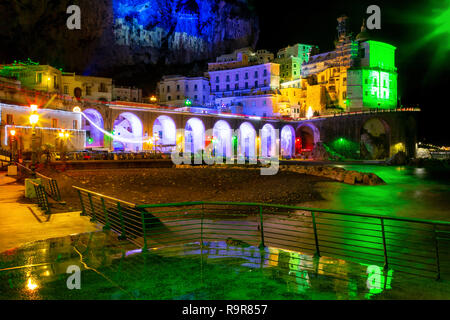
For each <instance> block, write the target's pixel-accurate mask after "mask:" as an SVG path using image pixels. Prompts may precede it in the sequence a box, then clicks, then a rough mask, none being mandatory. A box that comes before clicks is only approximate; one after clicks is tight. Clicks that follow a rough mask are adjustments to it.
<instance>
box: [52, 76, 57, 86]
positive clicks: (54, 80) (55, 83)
mask: <svg viewBox="0 0 450 320" xmlns="http://www.w3.org/2000/svg"><path fill="white" fill-rule="evenodd" d="M53 88H55V89H56V88H58V82H56V76H53Z"/></svg>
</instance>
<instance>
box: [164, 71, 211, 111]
mask: <svg viewBox="0 0 450 320" xmlns="http://www.w3.org/2000/svg"><path fill="white" fill-rule="evenodd" d="M158 92H159V102H160V103H161V104H166V105H168V106H185V105H186V101H187V100H189V101H190V102H191V105H193V106H197V105H202V106H208V105H211V90H210V86H209V80H208V79H207V78H205V77H184V76H180V75H173V76H164V77H163V78H162V79H161V81H160V82H159V83H158Z"/></svg>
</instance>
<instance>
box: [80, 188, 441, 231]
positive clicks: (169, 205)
mask: <svg viewBox="0 0 450 320" xmlns="http://www.w3.org/2000/svg"><path fill="white" fill-rule="evenodd" d="M85 191H87V190H85ZM200 204H211V205H214V204H216V205H238V206H239V205H241V206H262V207H273V208H283V209H293V210H304V211H314V212H322V213H332V214H341V215H347V216H357V217H364V218H375V219H384V220H393V221H403V222H414V223H425V224H430V225H434V224H441V225H447V226H450V221H441V220H425V219H417V218H403V217H400V218H396V217H388V216H380V215H375V214H368V213H357V212H348V211H347V212H346V211H339V210H325V209H318V208H311V207H299V206H291V205H284V204H269V203H259V202H229V201H194V202H178V203H167V204H143V205H135V207H136V208H141V209H147V208H158V207H181V206H189V205H200Z"/></svg>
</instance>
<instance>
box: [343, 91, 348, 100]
mask: <svg viewBox="0 0 450 320" xmlns="http://www.w3.org/2000/svg"><path fill="white" fill-rule="evenodd" d="M342 99H347V91H344V92H342Z"/></svg>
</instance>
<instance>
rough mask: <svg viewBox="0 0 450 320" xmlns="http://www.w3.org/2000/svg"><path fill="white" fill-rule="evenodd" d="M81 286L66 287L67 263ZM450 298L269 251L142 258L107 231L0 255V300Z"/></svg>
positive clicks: (351, 266)
mask: <svg viewBox="0 0 450 320" xmlns="http://www.w3.org/2000/svg"><path fill="white" fill-rule="evenodd" d="M72 265H75V266H78V267H79V268H80V270H81V276H80V280H81V282H80V283H81V289H80V290H77V289H72V290H70V289H68V287H67V282H68V278H69V277H70V276H71V275H72V274H71V273H67V270H68V267H69V266H72ZM377 298H381V299H383V298H388V299H389V298H394V299H408V298H414V299H415V298H420V299H422V298H425V299H427V298H428V299H432V298H443V299H449V298H450V290H449V286H448V283H447V282H443V281H441V282H430V281H424V280H417V281H414V279H407V278H405V276H404V275H400V274H395V273H394V272H393V271H392V270H386V271H384V270H382V267H379V266H368V265H363V264H357V263H351V262H346V261H344V260H338V259H331V258H327V257H321V258H314V257H312V256H310V255H306V254H302V253H298V252H293V251H287V250H281V249H277V248H265V249H264V250H262V251H261V250H260V249H259V248H256V247H253V246H250V247H245V248H244V247H235V246H229V245H227V244H226V243H225V242H222V241H219V242H205V243H203V247H202V248H200V244H199V243H191V244H185V245H179V246H173V247H165V248H159V249H154V250H150V251H149V252H147V253H142V252H141V250H140V249H137V248H136V247H134V246H133V245H131V244H130V243H128V242H126V241H119V240H118V239H117V236H116V235H115V234H114V233H113V232H95V233H86V234H81V235H74V236H68V237H63V238H56V239H49V240H45V241H38V242H34V243H31V244H28V245H26V246H24V247H21V248H18V249H14V250H9V251H6V252H4V253H2V254H0V299H169V300H170V299H186V300H189V299H218V300H222V299H227V300H228V299H269V300H276V299H377Z"/></svg>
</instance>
